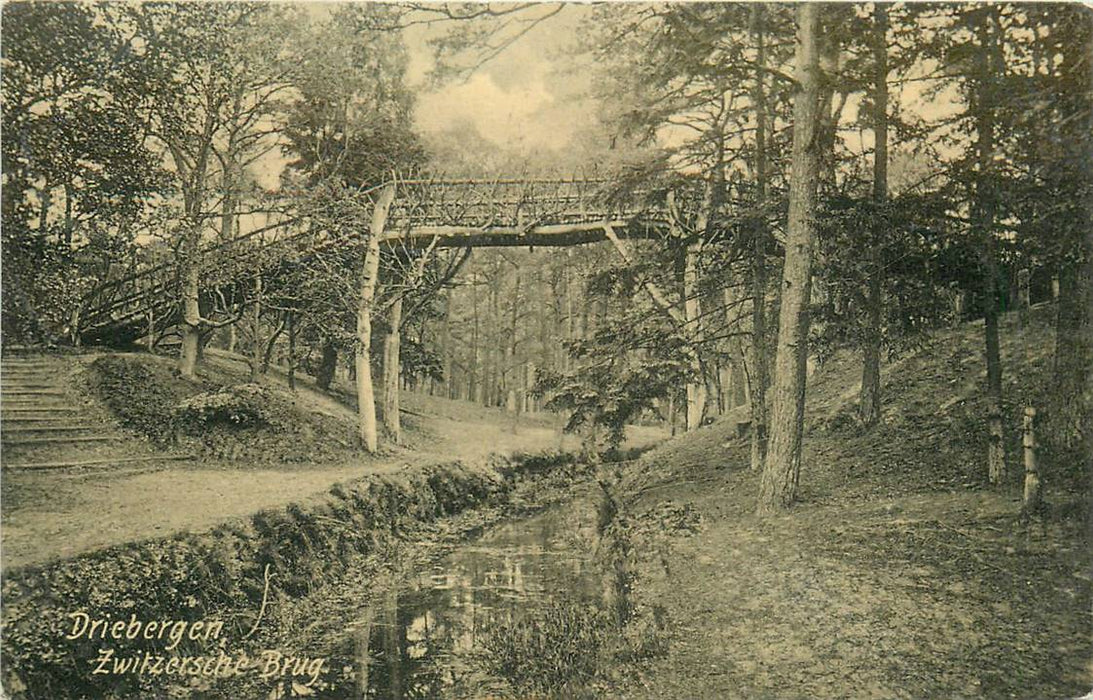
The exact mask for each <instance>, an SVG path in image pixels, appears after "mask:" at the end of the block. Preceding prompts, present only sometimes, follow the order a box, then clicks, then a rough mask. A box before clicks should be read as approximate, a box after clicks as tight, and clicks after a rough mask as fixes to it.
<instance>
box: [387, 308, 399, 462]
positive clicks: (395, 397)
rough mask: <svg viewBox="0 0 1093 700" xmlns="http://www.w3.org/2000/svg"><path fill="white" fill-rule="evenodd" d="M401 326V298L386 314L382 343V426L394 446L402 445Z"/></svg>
mask: <svg viewBox="0 0 1093 700" xmlns="http://www.w3.org/2000/svg"><path fill="white" fill-rule="evenodd" d="M401 325H402V297H401V296H399V297H397V298H396V299H395V301H394V303H392V304H391V309H390V310H389V311H388V313H387V337H386V338H385V339H384V343H383V426H384V427H385V428H386V429H387V432H388V433H389V434H390V435H391V439H392V440H394V441H395V444H401V443H402V424H401V422H400V421H399V377H400V370H399V345H400V340H401V337H402V336H401V331H400V330H399V326H401Z"/></svg>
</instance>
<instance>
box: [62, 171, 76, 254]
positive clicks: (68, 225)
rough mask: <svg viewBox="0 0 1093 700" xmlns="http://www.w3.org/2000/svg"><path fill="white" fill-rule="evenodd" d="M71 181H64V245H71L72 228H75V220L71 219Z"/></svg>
mask: <svg viewBox="0 0 1093 700" xmlns="http://www.w3.org/2000/svg"><path fill="white" fill-rule="evenodd" d="M72 200H73V194H72V183H71V182H66V183H65V229H64V235H65V245H66V246H68V247H70V248H71V247H72V230H73V229H74V228H75V225H76V222H75V221H74V220H73V219H72Z"/></svg>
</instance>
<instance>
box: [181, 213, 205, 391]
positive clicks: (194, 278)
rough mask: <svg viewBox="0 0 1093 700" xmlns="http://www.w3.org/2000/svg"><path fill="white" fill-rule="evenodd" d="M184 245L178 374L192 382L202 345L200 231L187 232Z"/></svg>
mask: <svg viewBox="0 0 1093 700" xmlns="http://www.w3.org/2000/svg"><path fill="white" fill-rule="evenodd" d="M183 235H185V236H186V237H187V238H186V241H184V242H183V248H184V249H185V250H184V252H183V260H182V265H183V270H182V347H181V350H180V356H179V368H178V369H179V374H181V375H182V376H183V377H186V378H187V379H193V378H194V376H195V374H196V372H197V353H198V349H199V345H200V344H201V307H200V305H199V303H198V300H199V294H200V287H199V285H200V271H199V270H198V264H197V263H198V261H197V248H198V244H199V239H200V235H201V234H200V231H199V230H197V229H196V226H195V228H194V230H193V231H187V232H186V233H185V234H183Z"/></svg>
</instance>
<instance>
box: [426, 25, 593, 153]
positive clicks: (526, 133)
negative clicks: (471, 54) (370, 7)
mask: <svg viewBox="0 0 1093 700" xmlns="http://www.w3.org/2000/svg"><path fill="white" fill-rule="evenodd" d="M552 7H553V6H552V5H544V6H543V10H538V9H536V10H533V11H532V12H533V13H538V14H540V15H542V14H546V12H547V11H549V10H550V9H551V8H552ZM589 9H590V8H589V7H588V6H587V5H577V4H573V5H567V6H566V7H564V8H563V9H562V11H561V12H559V13H558V14H556V15H554V16H552V17H550V18H548V19H545V20H544V21H542V22H541V23H539V24H537V25H535V26H534V27H533V28H532V29H531V30H529V31H528V32H527V33H526V34H524V35H523V36H522V37H520V38H519V39H517V40H516V41H515V42H513V43H512V44H511V45H510V46H509V47H508V48H506V49H505V50H504V51H502V52H501V53H500V54H499V55H497V56H496V57H494V58H493V59H492V60H490V61H488V62H487V63H485V64H484V65H482V66H481V67H480V68H478V69H477V70H475V71H474V72H473V73H472V74H471V75H470V76H469V78H468V79H467V80H465V81H461V80H456V81H454V82H450V83H448V84H445V85H442V86H439V87H432V86H431V85H430V83H429V80H428V74H429V71H430V70H431V69H432V68H433V67H434V60H433V50H432V48H431V47H430V46H429V45H428V40H429V39H430V38H433V37H435V36H437V35H438V34H440V33H441V32H443V31H445V30H446V29H447V28H449V27H450V23H449V24H448V26H447V27H446V26H444V25H443V24H441V25H433V26H431V27H425V26H421V25H419V26H415V27H410V28H409V29H407V30H406V35H405V36H406V43H407V46H408V48H409V52H410V71H409V72H410V75H409V79H410V83H411V85H413V86H415V87H416V88H418V89H419V90H420V93H419V97H418V102H417V107H416V121H417V125H418V127H419V128H420V130H421V131H422V132H424V133H425V134H440V133H443V132H445V131H447V130H448V129H450V128H451V126H452V125H453V124H457V123H463V124H467V123H469V124H473V125H474V126H475V127H476V128H477V130H478V132H479V133H480V134H481V135H482V136H483V137H485V138H486V139H488V140H490V141H492V142H494V143H495V144H497V145H498V146H500V147H502V148H505V149H506V150H513V151H516V152H527V151H528V150H544V149H550V150H560V149H562V148H564V147H565V146H566V144H567V143H569V141H570V139H571V138H572V137H573V135H574V134H575V133H576V132H577V131H578V130H579V129H580V127H581V126H582V124H585V123H586V122H587V120H588V119H589V118H590V116H591V114H592V111H593V106H592V105H591V104H589V103H588V102H587V101H584V100H581V99H580V98H579V95H580V93H581V92H582V91H583V90H585V89H586V88H587V83H584V82H583V81H582V76H581V74H580V73H574V72H573V71H572V70H569V69H570V68H571V67H572V61H571V60H570V59H569V57H570V55H571V54H572V46H573V42H574V37H575V32H576V29H577V27H578V25H579V23H580V21H581V20H582V18H583V17H586V16H587V14H588V12H589ZM533 16H534V14H529V17H533Z"/></svg>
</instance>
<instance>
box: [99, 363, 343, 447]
mask: <svg viewBox="0 0 1093 700" xmlns="http://www.w3.org/2000/svg"><path fill="white" fill-rule="evenodd" d="M89 369H90V376H89V384H90V387H91V390H92V392H93V393H94V394H96V395H97V396H98V398H99V399H101V400H102V401H103V402H104V403H105V404H106V405H107V406H108V407H109V408H110V410H111V411H112V412H113V413H114V415H115V416H116V417H117V419H118V421H119V422H120V423H121V424H122V425H123V426H125V427H126V428H129V429H131V430H133V431H135V432H137V433H139V434H140V435H142V436H144V437H146V438H147V439H148V440H150V441H151V442H152V443H154V444H155V445H157V446H159V447H161V448H164V449H168V448H177V449H179V450H181V451H185V452H189V453H191V454H194V455H197V456H202V457H206V458H209V459H219V460H230V461H239V462H246V463H252V464H270V463H274V464H276V463H305V462H306V463H309V464H314V463H317V462H332V461H337V460H340V459H344V458H346V457H348V456H350V454H351V453H357V452H358V451H357V450H356V448H355V444H356V442H355V433H354V429H353V426H352V425H351V424H350V423H348V422H347V421H344V420H342V419H340V418H337V417H334V416H330V415H327V414H324V413H318V412H315V411H311V410H308V409H307V408H306V407H305V406H302V405H301V404H300V402H298V401H297V399H296V398H295V397H294V396H293V395H292V394H291V393H289V392H287V391H284V390H281V389H278V388H274V387H269V386H265V385H261V384H253V383H243V384H232V383H230V382H231V380H232V377H231V376H230V375H216V376H212V377H210V378H205V379H199V380H190V379H184V378H182V377H180V376H178V374H177V373H176V372H175V371H174V369H173V368H172V366H171V365H170V364H169V363H167V362H165V361H164V360H162V359H161V358H157V357H151V356H140V355H110V356H106V357H101V358H99V359H97V360H95V361H94V362H92V363H91V364H90V366H89Z"/></svg>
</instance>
